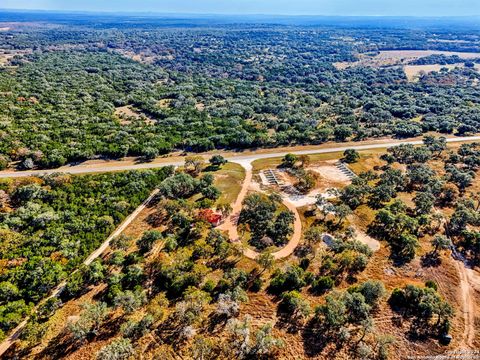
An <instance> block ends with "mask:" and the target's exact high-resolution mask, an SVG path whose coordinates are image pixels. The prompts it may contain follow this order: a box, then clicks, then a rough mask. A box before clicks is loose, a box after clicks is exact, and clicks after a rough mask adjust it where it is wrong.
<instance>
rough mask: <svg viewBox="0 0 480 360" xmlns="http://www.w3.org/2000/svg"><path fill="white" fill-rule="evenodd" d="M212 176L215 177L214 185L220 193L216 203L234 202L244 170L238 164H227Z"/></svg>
mask: <svg viewBox="0 0 480 360" xmlns="http://www.w3.org/2000/svg"><path fill="white" fill-rule="evenodd" d="M212 174H213V175H214V176H215V182H214V185H215V186H216V187H217V188H218V189H219V190H220V191H221V192H222V195H221V196H220V198H219V199H218V201H217V203H218V204H220V203H228V204H232V203H233V202H235V200H236V199H237V197H238V194H239V193H240V189H241V188H242V183H243V180H244V179H245V169H244V168H243V167H242V166H241V165H239V164H235V163H227V164H225V165H224V166H222V168H221V169H220V170H217V171H214V172H212Z"/></svg>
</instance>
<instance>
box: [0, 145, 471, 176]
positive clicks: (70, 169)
mask: <svg viewBox="0 0 480 360" xmlns="http://www.w3.org/2000/svg"><path fill="white" fill-rule="evenodd" d="M470 141H480V136H464V137H451V138H447V142H448V143H458V142H470ZM401 144H412V145H421V144H422V141H421V140H412V141H408V140H407V141H394V140H392V141H391V142H385V141H384V140H383V141H379V142H373V143H372V142H370V143H369V144H364V145H361V143H359V144H358V145H350V146H336V147H328V148H325V147H319V148H309V149H308V150H293V149H292V150H291V151H289V150H288V149H284V150H282V151H278V152H262V153H251V154H248V155H238V154H237V153H225V154H224V156H225V158H226V159H228V160H229V161H231V162H237V161H249V162H253V161H255V160H259V159H269V158H275V157H283V156H285V155H286V154H288V153H291V154H296V155H313V154H326V153H334V152H343V151H345V150H346V149H355V150H359V151H360V150H373V149H383V148H388V147H393V146H398V145H401ZM211 155H212V154H209V155H208V156H211ZM204 156H205V157H208V156H207V155H204ZM112 163H114V162H112V161H110V162H108V163H105V164H90V165H74V166H66V167H62V168H60V169H49V170H31V171H0V178H17V177H23V176H32V175H34V176H38V175H43V174H51V173H55V172H63V173H69V174H87V173H100V172H111V171H126V170H139V169H154V168H161V167H164V166H169V165H172V166H179V165H183V163H184V160H178V159H177V160H172V161H168V160H165V161H162V162H151V163H139V164H131V163H130V162H126V161H122V160H119V161H115V165H112ZM117 164H118V165H117Z"/></svg>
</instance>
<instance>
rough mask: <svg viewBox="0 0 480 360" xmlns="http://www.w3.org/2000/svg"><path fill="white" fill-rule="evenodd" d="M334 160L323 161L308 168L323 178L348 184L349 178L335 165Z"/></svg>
mask: <svg viewBox="0 0 480 360" xmlns="http://www.w3.org/2000/svg"><path fill="white" fill-rule="evenodd" d="M336 162H337V160H328V161H324V162H322V163H320V164H319V165H317V166H312V167H310V168H308V170H312V171H314V172H316V173H317V174H319V175H320V176H321V177H322V178H323V179H324V180H327V181H330V182H334V183H342V184H343V185H345V184H348V183H349V182H350V179H349V178H348V176H347V175H346V174H345V173H343V172H342V171H341V170H340V169H339V168H338V167H337V166H336V165H335V163H336Z"/></svg>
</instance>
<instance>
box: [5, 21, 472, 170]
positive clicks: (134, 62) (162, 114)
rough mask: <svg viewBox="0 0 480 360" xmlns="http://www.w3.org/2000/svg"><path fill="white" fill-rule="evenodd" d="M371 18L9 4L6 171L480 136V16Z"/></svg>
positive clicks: (7, 22)
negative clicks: (167, 14)
mask: <svg viewBox="0 0 480 360" xmlns="http://www.w3.org/2000/svg"><path fill="white" fill-rule="evenodd" d="M360 20H361V19H360ZM360 20H359V19H357V20H355V19H352V20H347V19H337V20H336V21H335V20H329V19H316V20H315V19H311V20H308V19H305V21H304V22H302V21H301V19H297V22H296V23H293V24H282V21H280V22H276V21H273V22H272V21H266V20H265V19H263V20H262V19H260V20H258V21H261V22H260V23H255V22H252V20H251V19H245V20H244V23H242V21H240V19H233V20H232V19H228V18H227V17H222V18H216V19H210V20H209V21H205V19H195V18H187V19H171V18H161V17H160V18H156V17H145V18H142V17H128V16H113V15H111V16H107V15H105V16H95V15H85V14H76V15H72V14H70V15H68V14H64V15H63V16H60V15H59V14H49V13H44V14H38V13H35V14H29V13H21V14H16V13H8V12H5V13H1V14H0V29H1V30H0V140H1V141H0V169H3V168H6V167H8V166H10V167H17V168H19V169H32V168H57V167H60V166H62V165H64V164H66V163H71V162H78V161H85V160H88V159H93V158H98V157H103V158H108V159H118V158H123V157H125V156H133V157H138V158H141V159H144V160H150V159H153V158H155V157H157V156H159V155H162V154H167V153H171V152H176V151H188V152H201V151H208V150H214V149H245V148H252V147H275V146H287V145H302V144H321V143H324V142H327V141H338V142H342V141H346V140H364V139H373V138H380V137H396V138H409V137H416V136H419V135H422V134H423V133H426V132H429V131H436V132H440V133H443V134H458V135H465V134H466V135H468V134H474V133H478V132H479V128H480V118H479V115H478V114H479V110H480V100H479V99H480V87H479V80H480V73H479V66H480V51H479V49H480V30H479V28H478V23H473V22H469V21H466V22H465V24H456V23H455V25H454V26H452V24H449V23H448V22H445V21H440V20H438V21H437V22H435V21H433V22H432V21H424V20H423V19H419V20H417V21H410V22H409V21H404V22H402V21H398V22H397V21H394V20H393V19H379V20H378V21H376V20H375V21H373V20H370V21H366V20H365V21H360ZM262 21H265V22H262Z"/></svg>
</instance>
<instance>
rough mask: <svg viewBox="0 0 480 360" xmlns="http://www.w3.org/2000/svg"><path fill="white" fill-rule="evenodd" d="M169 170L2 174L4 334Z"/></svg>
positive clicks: (0, 323) (0, 299)
mask: <svg viewBox="0 0 480 360" xmlns="http://www.w3.org/2000/svg"><path fill="white" fill-rule="evenodd" d="M171 170H172V169H171V168H164V169H160V170H152V171H143V172H128V173H114V174H101V175H85V176H71V175H64V174H54V175H49V176H46V177H42V178H23V179H20V180H16V181H9V180H2V181H1V182H0V244H1V246H0V247H1V250H0V252H1V253H0V258H1V260H0V263H1V266H0V269H1V270H0V333H1V334H2V336H3V332H6V331H8V330H10V329H11V328H13V327H14V326H15V325H17V324H18V323H19V322H20V321H21V320H22V318H23V317H24V316H25V315H26V314H28V313H29V311H30V309H31V307H32V306H33V304H35V303H36V302H38V301H39V300H41V299H42V298H43V297H44V296H45V295H46V294H47V293H48V292H49V291H50V290H51V289H52V288H54V287H55V286H56V285H57V284H58V283H59V282H60V280H62V279H64V278H65V277H66V276H67V275H68V273H70V272H71V271H72V270H73V269H74V268H76V267H77V266H78V265H80V263H81V261H83V260H84V259H85V258H86V257H87V255H89V254H90V253H91V252H92V251H93V250H94V249H96V248H97V247H98V246H99V245H100V244H101V243H102V242H103V241H104V240H105V239H106V238H107V236H108V234H110V233H111V232H112V231H113V229H114V228H115V227H116V225H118V224H119V223H120V222H121V221H122V220H123V219H124V218H125V217H126V216H127V215H128V214H130V213H131V212H132V211H133V210H134V209H135V207H137V206H138V205H139V204H140V203H141V202H142V201H144V200H145V199H146V198H147V197H148V195H149V193H150V192H151V191H152V189H154V188H155V187H156V186H157V185H159V184H160V183H161V181H162V180H163V179H164V178H165V177H166V176H168V175H169V174H170V173H171Z"/></svg>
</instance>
